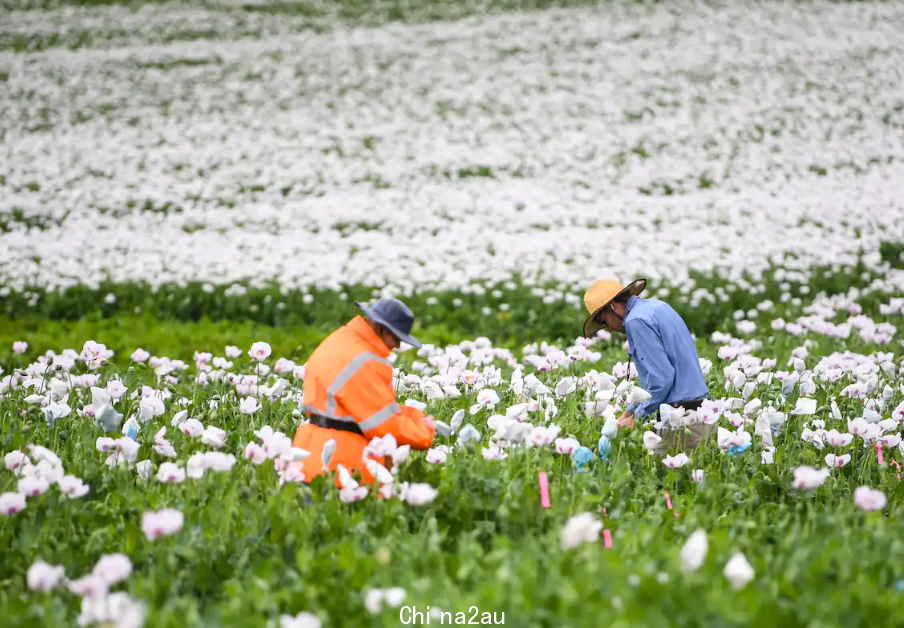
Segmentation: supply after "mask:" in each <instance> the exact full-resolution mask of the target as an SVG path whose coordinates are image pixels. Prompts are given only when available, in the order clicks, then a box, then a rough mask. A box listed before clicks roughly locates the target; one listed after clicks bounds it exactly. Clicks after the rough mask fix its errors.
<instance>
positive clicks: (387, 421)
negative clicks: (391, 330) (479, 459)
mask: <svg viewBox="0 0 904 628" xmlns="http://www.w3.org/2000/svg"><path fill="white" fill-rule="evenodd" d="M389 355H390V351H389V348H388V347H387V346H386V344H385V343H384V342H383V341H382V340H380V337H379V336H378V335H377V334H376V333H375V332H374V331H373V330H372V329H371V328H370V325H368V324H367V321H365V320H364V318H362V317H361V316H356V317H355V318H353V319H352V320H351V321H349V323H348V324H347V325H345V326H344V327H340V328H339V329H337V330H336V331H334V332H333V333H332V334H330V335H329V336H328V337H327V338H326V340H324V341H323V342H322V343H321V344H320V346H319V347H317V349H316V350H315V351H314V353H312V354H311V357H310V359H308V362H307V364H306V365H305V377H304V411H305V412H306V413H308V414H319V415H322V416H325V417H327V418H330V419H334V420H339V421H354V422H355V423H357V424H358V427H359V428H360V430H361V431H362V432H363V433H364V436H361V435H360V434H356V433H353V432H346V431H343V430H334V429H328V428H324V427H319V426H317V425H311V424H308V423H305V424H302V425H300V426H299V427H298V431H297V432H296V433H295V440H294V441H293V443H292V444H293V445H294V446H295V447H298V448H301V449H304V450H306V451H309V452H311V455H310V456H309V457H308V458H306V459H305V460H303V461H302V469H303V471H304V475H305V480H306V481H310V480H311V479H313V478H314V477H315V476H318V475H321V474H322V473H323V461H322V453H323V446H324V444H325V443H326V442H327V441H328V440H330V439H333V440H334V441H336V450H335V451H334V452H333V456H332V458H331V459H330V464H329V470H331V471H332V470H334V469H336V467H337V466H338V465H340V464H341V465H342V466H343V467H345V468H346V469H348V470H349V472H350V473H354V472H355V471H357V472H358V473H359V474H360V475H361V480H362V482H364V483H367V484H371V485H373V484H374V483H375V481H376V479H375V478H374V477H373V476H372V475H371V474H370V473H369V472H368V471H367V469H366V467H365V465H364V449H365V447H367V445H368V444H369V443H370V441H371V440H372V439H373V438H374V437H378V436H379V437H382V436H385V435H386V434H392V435H393V436H394V437H395V439H396V442H397V443H398V444H399V446H402V445H410V446H411V448H412V449H427V448H429V447H430V446H431V445H432V444H433V437H434V428H432V427H430V426H428V425H427V424H426V423H424V422H423V421H421V419H422V418H423V417H424V413H423V412H421V411H420V410H416V409H415V408H409V407H408V406H399V404H398V403H396V396H395V391H394V390H393V387H392V373H393V370H392V363H391V362H390V361H389V360H388V359H387V358H388V357H389ZM373 459H374V460H376V461H377V462H379V463H380V464H384V462H385V461H384V460H383V459H382V458H373ZM338 475H339V474H338V473H337V474H336V483H337V485H338V483H339V480H338Z"/></svg>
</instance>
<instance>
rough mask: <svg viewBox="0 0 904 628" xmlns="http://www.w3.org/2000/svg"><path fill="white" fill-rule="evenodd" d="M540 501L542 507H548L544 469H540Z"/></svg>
mask: <svg viewBox="0 0 904 628" xmlns="http://www.w3.org/2000/svg"><path fill="white" fill-rule="evenodd" d="M540 503H541V504H542V505H543V507H544V508H549V481H548V480H547V479H546V471H540Z"/></svg>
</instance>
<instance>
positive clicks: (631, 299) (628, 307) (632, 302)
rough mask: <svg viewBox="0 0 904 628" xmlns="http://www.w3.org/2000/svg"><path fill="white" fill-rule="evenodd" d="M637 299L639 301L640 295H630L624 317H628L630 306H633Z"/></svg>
mask: <svg viewBox="0 0 904 628" xmlns="http://www.w3.org/2000/svg"><path fill="white" fill-rule="evenodd" d="M638 301H640V297H638V296H632V297H631V298H630V299H628V305H627V306H626V307H625V318H627V317H628V314H630V313H631V308H633V307H634V304H635V303H637V302H638Z"/></svg>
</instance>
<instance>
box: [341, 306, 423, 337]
mask: <svg viewBox="0 0 904 628" xmlns="http://www.w3.org/2000/svg"><path fill="white" fill-rule="evenodd" d="M355 305H357V306H358V308H360V310H361V311H362V312H364V313H365V314H366V315H367V316H368V318H370V320H372V321H374V322H375V323H380V324H381V325H383V326H384V327H385V328H386V329H388V330H389V331H391V332H392V333H393V334H394V335H395V337H396V338H398V339H399V340H401V341H402V342H405V343H408V344H410V345H411V346H412V347H414V348H415V349H420V348H421V347H422V346H423V345H422V344H421V341H420V340H418V339H417V338H415V337H414V336H412V335H411V334H405V333H402V332H401V331H400V330H399V329H398V327H396V326H395V325H392V324H390V323H387V322H386V319H384V318H383V317H382V316H380V315H379V314H374V313H373V312H372V311H371V309H370V308H369V307H367V306H366V305H364V304H363V303H361V302H360V301H355Z"/></svg>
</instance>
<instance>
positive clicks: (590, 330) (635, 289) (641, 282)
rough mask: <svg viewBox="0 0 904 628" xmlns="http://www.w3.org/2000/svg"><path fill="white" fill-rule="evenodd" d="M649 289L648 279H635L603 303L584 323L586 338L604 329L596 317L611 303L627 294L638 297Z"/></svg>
mask: <svg viewBox="0 0 904 628" xmlns="http://www.w3.org/2000/svg"><path fill="white" fill-rule="evenodd" d="M646 287H647V280H646V279H635V280H634V281H632V282H631V283H629V284H628V285H627V286H625V287H624V288H622V290H621V291H620V292H619V293H618V294H616V295H615V296H613V297H612V298H611V299H609V300H608V301H606V302H605V303H603V304H602V305H601V306H599V307H598V308H596V311H595V312H594V313H593V314H591V315H590V316H588V317H587V320H585V321H584V338H590V337H591V336H593V335H595V334H596V332H598V331H599V330H601V329H604V328H605V327H606V326H605V325H604V324H602V323H600V322H599V321H597V320H596V315H597V314H599V313H600V312H601V311H602V310H604V309H605V308H606V307H607V306H608V305H609V304H610V303H612V302H613V301H614V300H615V299H617V298H618V297H620V296H621V295H623V294H625V293H630V294H631V296H634V297H636V296H638V295H639V294H640V293H641V292H643V291H644V289H645V288H646Z"/></svg>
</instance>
